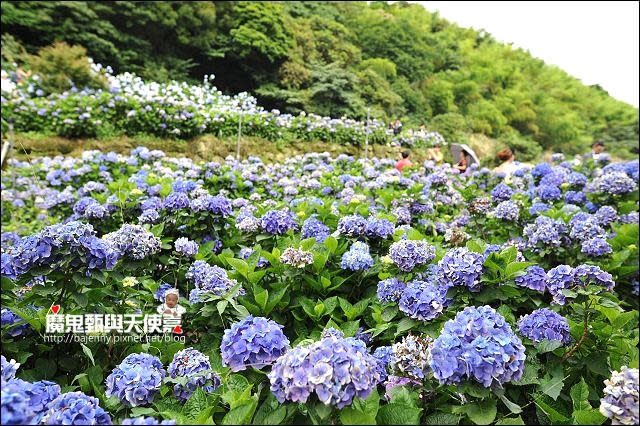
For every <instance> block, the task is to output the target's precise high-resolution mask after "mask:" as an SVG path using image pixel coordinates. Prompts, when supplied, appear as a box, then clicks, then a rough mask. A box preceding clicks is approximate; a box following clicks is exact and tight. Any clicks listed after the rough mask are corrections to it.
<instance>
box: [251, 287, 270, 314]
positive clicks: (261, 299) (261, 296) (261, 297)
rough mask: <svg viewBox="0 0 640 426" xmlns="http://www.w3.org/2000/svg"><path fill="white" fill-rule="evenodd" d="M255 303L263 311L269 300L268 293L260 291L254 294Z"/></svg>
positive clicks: (264, 290)
mask: <svg viewBox="0 0 640 426" xmlns="http://www.w3.org/2000/svg"><path fill="white" fill-rule="evenodd" d="M254 297H255V299H256V303H257V304H258V306H260V308H261V309H262V310H263V311H264V310H265V309H266V307H267V301H268V300H269V291H267V290H266V289H263V290H260V291H258V292H256V293H255V296H254Z"/></svg>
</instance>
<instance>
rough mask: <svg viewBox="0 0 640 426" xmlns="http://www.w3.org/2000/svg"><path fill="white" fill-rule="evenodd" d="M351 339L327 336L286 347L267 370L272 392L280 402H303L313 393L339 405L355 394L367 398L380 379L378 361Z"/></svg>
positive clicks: (340, 406) (362, 346)
mask: <svg viewBox="0 0 640 426" xmlns="http://www.w3.org/2000/svg"><path fill="white" fill-rule="evenodd" d="M351 340H352V341H353V342H360V341H359V340H356V339H351ZM352 341H349V340H347V339H343V338H340V337H335V336H326V337H323V338H322V339H321V340H320V341H318V342H315V343H313V344H311V345H307V346H298V347H296V348H293V349H291V350H289V351H288V352H287V353H286V354H285V355H283V356H282V357H280V358H279V359H278V360H277V361H276V363H275V364H274V365H273V368H272V369H271V372H270V373H269V374H268V376H269V380H270V381H271V392H273V394H274V395H275V397H276V398H277V399H278V401H279V402H280V403H284V402H285V401H287V400H288V401H292V402H302V403H304V402H307V399H308V398H309V396H310V395H311V394H312V393H315V394H316V395H317V396H318V399H319V400H320V401H321V402H322V403H324V404H326V405H329V404H331V405H335V406H336V407H337V408H338V409H341V408H343V407H346V406H347V405H350V404H351V402H352V401H353V398H354V397H358V398H363V399H364V398H366V397H367V396H369V394H370V393H371V391H372V390H373V389H374V388H375V387H376V385H377V384H378V382H379V381H380V373H379V372H378V361H377V359H376V358H374V357H373V356H372V355H370V354H369V353H368V352H367V351H366V347H365V346H364V344H362V345H361V346H359V345H355V344H354V343H353V342H352ZM360 343H362V342H360Z"/></svg>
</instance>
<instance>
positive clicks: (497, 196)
mask: <svg viewBox="0 0 640 426" xmlns="http://www.w3.org/2000/svg"><path fill="white" fill-rule="evenodd" d="M512 195H513V189H511V187H510V186H509V185H506V184H504V183H499V184H497V185H496V186H494V187H493V189H492V190H491V197H492V198H493V199H494V200H496V201H506V200H508V199H509V198H511V196H512Z"/></svg>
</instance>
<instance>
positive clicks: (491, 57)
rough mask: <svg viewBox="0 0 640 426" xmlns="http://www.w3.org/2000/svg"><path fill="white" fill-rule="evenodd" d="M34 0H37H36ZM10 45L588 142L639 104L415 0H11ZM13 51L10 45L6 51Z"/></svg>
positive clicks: (435, 122) (292, 103) (315, 106)
mask: <svg viewBox="0 0 640 426" xmlns="http://www.w3.org/2000/svg"><path fill="white" fill-rule="evenodd" d="M36 3H37V4H36ZM2 34H3V51H4V50H5V45H6V44H7V43H8V42H9V41H13V40H11V39H9V38H7V37H6V36H7V35H8V34H10V35H12V36H13V38H14V39H15V40H17V41H19V42H20V43H21V44H22V45H23V46H24V47H25V48H26V50H27V52H29V53H35V52H36V51H37V50H38V49H39V48H41V47H43V46H46V45H49V44H51V43H54V42H56V41H65V42H67V43H69V44H73V45H81V46H83V47H85V48H86V49H87V51H88V53H89V55H91V56H92V57H93V58H94V60H95V61H97V62H100V63H103V64H109V65H111V66H112V67H113V68H114V69H115V70H116V71H117V72H121V71H133V72H136V73H137V74H140V75H142V76H143V77H145V78H149V79H155V80H160V81H162V80H166V79H182V80H200V79H201V78H202V76H203V75H204V74H210V73H214V74H215V75H216V85H217V86H218V87H219V88H221V89H222V90H225V91H229V92H234V93H235V92H238V91H245V90H246V91H250V92H252V93H253V94H255V95H256V96H257V97H258V98H259V100H260V102H261V104H262V105H264V106H265V107H269V108H278V109H280V110H281V111H286V112H293V113H296V112H299V111H301V110H305V111H308V112H315V113H319V114H328V115H333V116H341V115H348V116H351V117H354V118H359V119H362V118H364V117H365V116H366V113H367V106H370V107H371V115H372V116H373V117H376V118H380V119H384V120H391V119H395V118H397V117H399V118H401V119H402V120H403V121H405V123H408V124H410V125H420V124H426V125H427V126H428V127H431V128H433V129H434V130H438V131H440V132H441V133H443V134H446V135H447V136H448V137H450V138H454V139H460V138H464V135H465V134H468V133H472V132H475V133H482V134H485V135H487V136H490V137H493V138H498V139H502V140H505V141H506V140H511V141H514V143H515V144H516V145H526V144H527V143H529V144H534V145H535V144H539V145H540V146H541V147H543V148H546V149H562V150H564V151H565V152H572V151H579V150H582V149H584V147H585V145H586V144H588V143H589V142H591V141H592V140H593V139H594V138H596V137H599V138H602V139H605V140H607V141H610V142H614V143H613V144H612V145H618V148H619V149H625V150H628V149H633V146H634V145H635V144H637V142H636V141H637V137H638V115H637V114H638V111H637V109H636V108H633V107H631V106H629V105H627V104H625V103H623V102H620V101H617V100H615V99H613V98H612V97H610V96H609V95H608V94H607V93H606V92H605V91H604V90H602V89H601V88H600V87H599V86H591V87H588V86H585V85H583V84H582V83H581V82H580V81H579V80H578V79H576V78H573V77H571V76H570V75H568V74H567V73H565V72H564V71H562V70H560V69H558V68H557V67H553V66H549V65H546V64H545V63H544V62H543V61H541V60H539V59H536V58H533V57H532V56H531V55H530V54H529V53H528V52H526V51H523V50H521V49H514V48H513V47H512V46H510V45H505V44H501V43H498V42H496V41H495V40H494V39H493V38H492V37H491V36H490V35H489V34H487V33H486V32H484V31H480V32H478V31H475V30H471V29H465V28H460V27H458V26H456V25H454V24H451V23H449V22H448V21H446V20H445V19H443V18H442V17H440V16H439V15H438V14H437V13H430V12H428V11H427V10H425V9H424V8H423V7H422V6H419V5H411V4H408V3H405V2H396V3H394V4H392V5H390V4H387V3H386V2H370V3H369V4H367V3H366V2H344V3H341V2H215V3H214V2H154V3H153V4H151V2H148V3H147V2H127V1H116V2H113V1H109V2H104V1H103V2H42V3H40V2H28V1H24V2H3V3H2ZM6 59H7V54H5V53H4V52H3V60H6Z"/></svg>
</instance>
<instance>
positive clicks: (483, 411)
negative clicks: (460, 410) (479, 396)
mask: <svg viewBox="0 0 640 426" xmlns="http://www.w3.org/2000/svg"><path fill="white" fill-rule="evenodd" d="M465 408H466V410H465V411H466V413H467V416H469V419H470V420H471V421H472V422H474V423H475V424H477V425H488V424H491V423H492V422H493V420H494V419H495V418H496V414H497V412H498V410H497V408H496V400H495V399H489V398H488V399H483V400H480V401H478V402H474V403H471V404H467V405H465Z"/></svg>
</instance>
